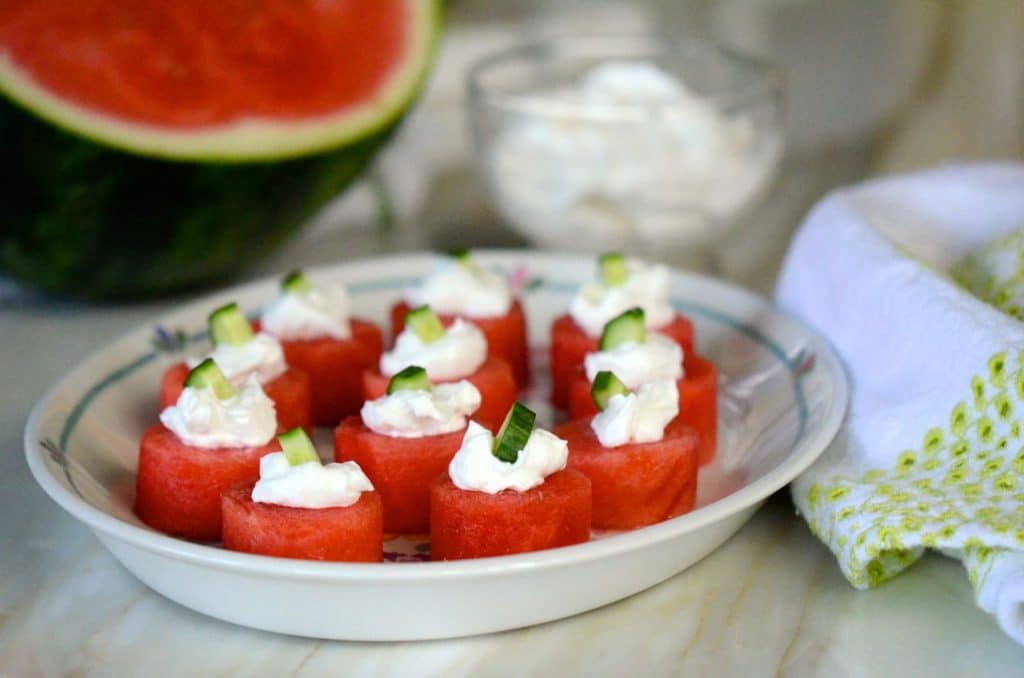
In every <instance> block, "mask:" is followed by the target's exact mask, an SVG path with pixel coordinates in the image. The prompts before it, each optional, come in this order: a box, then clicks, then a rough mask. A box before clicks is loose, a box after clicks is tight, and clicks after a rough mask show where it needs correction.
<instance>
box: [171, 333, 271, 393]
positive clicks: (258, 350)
mask: <svg viewBox="0 0 1024 678" xmlns="http://www.w3.org/2000/svg"><path fill="white" fill-rule="evenodd" d="M206 357H208V358H213V362H215V363H217V367H219V368H220V371H221V372H223V373H224V376H225V377H227V380H228V381H230V382H231V383H232V384H234V385H235V386H239V385H241V384H243V383H245V381H246V380H247V379H248V378H249V377H250V376H254V377H256V380H257V381H258V382H259V383H261V384H265V383H267V382H268V381H272V380H274V379H276V378H277V377H279V376H281V375H282V374H284V372H285V370H287V369H288V365H287V363H285V361H284V350H283V349H282V348H281V342H279V341H278V340H277V339H275V338H274V337H272V336H270V335H269V334H267V333H266V332H260V333H259V334H257V335H256V336H254V337H253V338H252V340H251V341H247V342H246V343H244V344H240V345H238V346H232V345H230V344H221V345H219V346H215V347H214V348H213V350H212V351H211V352H210V353H209V354H208V355H207V356H206ZM202 361H203V358H190V359H189V360H188V366H189V369H191V368H193V367H195V366H196V365H198V364H199V363H201V362H202Z"/></svg>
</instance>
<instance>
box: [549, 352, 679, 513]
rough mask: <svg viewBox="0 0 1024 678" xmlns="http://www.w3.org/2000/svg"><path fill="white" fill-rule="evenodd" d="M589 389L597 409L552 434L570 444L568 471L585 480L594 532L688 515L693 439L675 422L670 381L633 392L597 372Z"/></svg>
mask: <svg viewBox="0 0 1024 678" xmlns="http://www.w3.org/2000/svg"><path fill="white" fill-rule="evenodd" d="M593 391H594V400H595V401H596V402H597V403H598V405H599V407H600V409H601V411H600V412H599V413H598V414H597V415H595V416H594V417H593V418H591V419H578V420H576V421H572V422H569V423H567V424H563V425H562V426H559V427H558V428H556V429H555V435H557V436H559V437H561V438H563V439H565V441H566V442H567V443H568V445H569V459H568V466H569V468H571V469H576V470H577V471H580V472H581V473H583V474H584V475H586V476H587V478H589V479H590V482H591V486H592V487H593V495H594V507H593V512H594V513H593V526H594V527H595V528H599V529H619V530H627V529H633V528H637V527H643V526H645V525H651V524H653V523H657V522H661V521H662V520H668V519H669V518H674V517H676V516H678V515H682V514H683V513H686V512H688V511H690V510H692V509H693V505H694V502H695V500H696V492H697V468H698V453H697V435H696V434H695V433H694V431H693V429H692V428H690V427H689V426H688V425H686V424H684V423H683V422H682V421H680V420H679V419H677V417H676V415H677V414H678V411H679V409H678V406H679V402H678V390H677V389H676V385H675V383H673V381H672V380H671V379H661V380H658V381H651V382H647V383H645V384H643V385H642V386H640V387H639V388H638V389H636V390H635V391H630V389H629V388H628V387H627V386H626V384H624V383H623V382H622V381H621V380H619V379H618V378H617V377H616V376H615V375H614V374H613V373H611V372H600V373H599V374H598V375H597V376H596V378H595V380H594V388H593Z"/></svg>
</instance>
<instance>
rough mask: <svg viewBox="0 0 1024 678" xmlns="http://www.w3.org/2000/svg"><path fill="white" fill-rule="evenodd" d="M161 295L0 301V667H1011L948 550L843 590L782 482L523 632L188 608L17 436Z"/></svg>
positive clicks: (965, 670) (437, 672) (474, 671)
mask: <svg viewBox="0 0 1024 678" xmlns="http://www.w3.org/2000/svg"><path fill="white" fill-rule="evenodd" d="M160 308H161V306H157V305H152V306H138V307H128V308H124V307H121V308H89V309H86V308H82V307H74V308H59V307H55V308H46V309H21V310H5V311H2V312H0V313H2V314H0V345H2V346H3V347H4V349H3V358H2V360H0V383H2V384H3V387H2V388H3V401H4V405H3V408H2V410H0V440H2V442H3V446H2V447H0V510H2V515H3V519H2V520H0V676H30V675H54V676H57V675H84V676H93V675H96V676H99V675H104V676H105V675H125V676H140V675H147V676H149V675H195V674H198V673H202V674H216V675H290V674H296V675H304V676H316V675H338V674H344V675H353V676H391V675H395V676H411V675H426V676H462V675H467V676H468V675H498V676H506V675H507V676H526V675H550V674H552V673H553V672H555V673H558V674H560V675H588V676H597V675H609V676H617V675H624V674H627V673H633V674H635V675H642V676H647V675H652V676H659V675H681V674H686V675H705V674H714V675H717V676H733V675H737V676H740V675H742V676H751V677H753V676H771V675H794V676H819V675H820V676H846V675H850V676H878V675H903V676H916V675H922V676H937V675H965V676H966V675H971V676H984V675H992V676H1010V675H1024V648H1021V647H1019V646H1017V645H1014V644H1013V643H1012V642H1010V641H1009V640H1007V639H1006V638H1005V637H1004V636H1003V635H1002V633H1001V632H1000V631H999V630H998V629H997V628H996V626H995V624H994V623H993V622H992V620H991V618H989V617H988V616H987V615H985V614H983V613H982V612H980V611H979V610H977V609H976V608H975V606H974V602H973V600H972V598H971V590H970V587H969V586H968V583H967V580H966V577H965V576H964V574H963V570H962V569H961V568H960V566H959V565H958V564H956V563H955V562H953V561H947V560H945V559H943V558H940V557H931V558H927V559H925V560H924V561H923V562H922V563H920V564H918V565H917V566H915V567H914V568H913V569H912V570H911V571H910V572H908V573H906V574H905V575H903V576H901V577H899V578H897V579H896V580H894V581H893V582H891V583H889V584H886V585H885V586H883V587H882V588H880V589H878V590H876V591H872V592H867V593H861V592H856V591H854V590H853V589H852V588H850V587H849V586H848V585H847V584H846V583H845V581H844V580H843V579H842V578H841V576H840V575H839V572H838V570H837V568H836V567H835V565H834V563H833V562H832V558H831V556H830V555H829V553H828V552H827V551H826V550H825V548H824V547H822V546H821V545H820V544H818V543H817V542H816V541H815V540H814V539H813V538H812V537H811V536H810V534H809V533H808V532H807V529H806V527H805V526H804V524H803V523H802V522H801V521H800V520H798V519H797V517H796V516H795V515H794V513H793V509H792V507H791V505H790V503H789V500H788V497H786V496H785V495H781V496H777V497H775V498H774V499H773V500H771V501H770V502H769V503H768V505H766V507H765V508H764V509H762V510H761V511H760V512H759V513H758V514H757V515H756V517H755V518H754V520H753V521H752V522H751V523H750V524H749V525H747V527H746V528H744V529H743V530H742V531H741V532H740V533H739V534H738V535H737V536H736V537H734V538H733V539H732V540H731V541H729V542H728V543H726V544H725V545H724V546H723V547H722V548H721V549H720V550H718V551H717V552H715V553H714V554H712V555H711V556H710V557H709V558H707V559H706V560H704V561H703V562H701V563H699V564H697V565H696V566H694V567H692V568H691V569H689V570H688V571H686V572H684V573H682V574H680V575H678V576H676V577H674V578H673V579H670V580H669V581H667V582H665V583H663V584H661V585H659V586H657V587H655V588H653V589H651V590H649V591H647V592H644V593H641V594H639V595H637V596H634V597H633V598H630V599H627V600H625V601H623V602H620V603H616V604H614V605H611V606H608V607H605V608H602V609H599V610H596V611H593V612H590V613H587V614H583V615H579V616H577V617H573V618H570V619H566V620H563V621H560V622H554V623H550V624H545V625H542V626H537V627H533V628H529V629H524V630H520V631H512V632H508V633H503V634H498V635H492V636H483V637H477V638H470V639H462V640H451V641H434V642H426V643H401V644H369V643H340V642H320V641H312V640H306V639H301V638H290V637H284V636H276V635H273V634H268V633H263V632H258V631H251V630H248V629H244V628H241V627H236V626H231V625H229V624H225V623H222V622H219V621H215V620H212V619H208V618H205V617H202V616H200V615H198V614H196V613H193V612H191V611H189V610H186V609H184V608H182V607H179V606H178V605H176V604H174V603H171V602H169V601H167V600H165V599H164V598H162V597H160V596H159V595H157V594H155V593H153V592H151V591H149V590H148V589H147V588H146V587H144V586H143V585H142V584H140V583H139V582H138V581H136V580H135V579H134V578H133V577H132V576H131V575H130V574H128V573H127V572H126V571H125V570H124V569H122V568H121V566H120V565H118V564H117V562H116V561H115V560H114V559H113V558H112V557H111V556H110V555H109V554H108V553H107V552H106V550H105V549H104V548H103V546H102V545H101V544H100V543H99V542H98V541H97V540H96V538H95V537H93V536H92V534H91V533H90V532H89V531H88V530H87V529H86V528H84V527H82V526H81V525H79V524H78V523H76V522H75V521H74V520H72V519H71V518H70V517H69V516H68V515H66V514H65V513H64V512H63V511H62V510H61V509H59V508H58V507H57V506H56V505H55V504H53V503H51V502H50V501H49V499H47V497H46V496H45V495H44V494H43V493H42V491H41V490H39V489H38V488H37V487H36V486H35V484H34V482H33V481H32V479H31V477H30V476H29V472H28V468H27V466H26V464H25V461H24V458H23V451H22V447H21V430H22V426H23V424H24V420H25V417H26V416H27V414H28V410H29V408H30V406H31V404H32V402H33V401H34V400H35V399H36V398H37V397H38V396H40V395H41V394H42V392H43V391H44V390H45V389H46V388H47V387H48V386H49V385H50V384H51V383H52V382H54V381H55V380H56V379H57V378H58V377H59V376H60V375H61V374H62V373H63V372H64V371H65V370H66V369H67V368H68V367H70V366H72V365H73V364H75V363H76V362H77V361H78V360H80V359H81V358H82V357H84V356H85V355H87V354H88V353H90V352H91V351H92V350H94V349H95V348H96V347H98V346H100V345H102V344H103V343H104V342H105V341H107V340H109V339H111V338H113V337H114V336H116V335H117V334H118V333H119V332H121V331H123V330H125V329H127V328H129V327H132V326H134V325H136V324H138V323H141V322H143V321H145V320H146V319H147V318H149V317H150V316H151V315H153V314H155V313H157V312H158V311H159V309H160ZM417 613H421V612H420V611H417ZM482 614H486V611H483V612H482Z"/></svg>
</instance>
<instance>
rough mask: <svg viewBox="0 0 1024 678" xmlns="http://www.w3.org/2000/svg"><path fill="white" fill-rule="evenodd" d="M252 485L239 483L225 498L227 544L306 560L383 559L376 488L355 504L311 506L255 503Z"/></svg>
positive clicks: (244, 550)
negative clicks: (299, 506)
mask: <svg viewBox="0 0 1024 678" xmlns="http://www.w3.org/2000/svg"><path fill="white" fill-rule="evenodd" d="M253 485H254V483H251V482H250V483H241V484H239V485H236V486H235V487H233V488H231V489H229V490H228V491H227V492H225V493H224V494H223V495H222V497H221V507H222V509H221V510H222V513H223V516H224V530H223V532H224V537H223V539H224V548H226V549H230V550H232V551H242V552H244V553H256V554H259V555H263V556H277V557H279V558H301V559H303V560H329V561H337V562H363V563H374V562H380V561H381V560H383V555H384V550H383V539H384V534H383V528H382V521H383V512H382V509H381V501H380V497H379V496H378V495H377V493H376V492H363V493H362V494H361V495H359V499H358V501H356V503H354V504H352V505H351V506H332V507H329V508H316V509H309V508H295V507H293V506H278V505H277V504H264V503H258V502H254V501H253V500H252V488H253Z"/></svg>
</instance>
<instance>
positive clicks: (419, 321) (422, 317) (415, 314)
mask: <svg viewBox="0 0 1024 678" xmlns="http://www.w3.org/2000/svg"><path fill="white" fill-rule="evenodd" d="M405 325H406V327H408V328H409V329H410V330H412V332H413V334H415V335H416V336H417V337H419V338H420V341H422V342H423V343H424V344H432V343H434V342H435V341H437V340H438V339H440V338H441V337H443V336H444V325H442V324H441V319H440V318H438V317H437V314H436V313H434V312H433V311H431V310H430V307H429V306H418V307H417V308H414V309H413V310H411V311H409V312H408V313H406V314H405Z"/></svg>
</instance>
